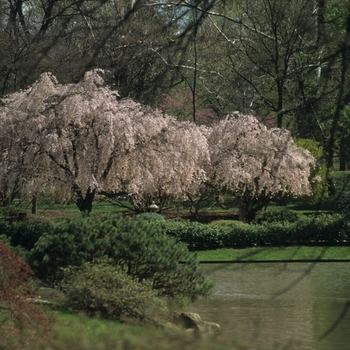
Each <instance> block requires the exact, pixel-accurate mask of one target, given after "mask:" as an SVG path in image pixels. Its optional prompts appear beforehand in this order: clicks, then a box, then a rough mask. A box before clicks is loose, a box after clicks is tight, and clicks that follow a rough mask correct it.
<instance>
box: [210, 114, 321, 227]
mask: <svg viewBox="0 0 350 350" xmlns="http://www.w3.org/2000/svg"><path fill="white" fill-rule="evenodd" d="M208 142H209V144H210V145H211V149H210V153H211V167H212V170H211V173H210V175H208V176H209V177H210V178H211V181H212V182H213V183H214V184H215V185H216V186H217V187H218V188H220V189H221V190H222V191H224V192H229V193H232V195H233V196H235V197H236V198H237V200H238V204H239V217H240V220H241V221H244V222H246V221H248V222H249V221H251V220H252V219H253V218H254V216H255V214H256V212H257V211H258V210H261V209H262V208H264V207H266V206H267V205H268V204H269V202H270V201H271V199H273V198H276V197H279V196H284V195H289V196H301V195H310V194H311V187H310V180H311V179H310V175H311V170H312V168H313V167H315V166H316V163H315V159H314V158H313V157H312V156H311V154H310V153H309V152H308V151H305V150H303V149H301V148H299V147H297V146H296V145H295V143H294V142H293V140H292V137H291V135H290V133H289V132H288V131H287V130H285V129H278V128H273V129H267V128H266V127H265V126H264V125H262V124H261V123H259V122H258V120H257V119H256V118H254V117H253V116H251V115H241V114H238V113H237V114H231V115H229V116H228V117H227V118H226V119H224V120H222V121H220V122H219V123H218V124H217V125H215V126H214V127H213V129H212V131H211V132H210V135H209V137H208Z"/></svg>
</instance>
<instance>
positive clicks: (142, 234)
mask: <svg viewBox="0 0 350 350" xmlns="http://www.w3.org/2000/svg"><path fill="white" fill-rule="evenodd" d="M29 255H30V257H29V262H30V265H31V266H32V268H33V269H34V271H35V272H36V274H37V276H38V277H39V278H42V279H45V280H46V281H48V282H51V283H52V282H55V281H59V280H61V279H62V278H63V269H64V268H66V267H68V266H81V265H82V264H83V263H85V262H94V261H96V260H99V259H101V258H109V259H110V260H111V261H112V262H113V264H114V265H115V266H119V267H120V268H121V269H122V270H123V271H124V272H125V273H126V274H127V275H128V276H130V277H132V278H135V279H137V280H138V281H139V282H140V283H141V282H143V281H148V282H149V283H150V285H151V286H152V289H154V290H156V291H157V294H158V295H159V296H168V297H171V298H174V299H176V298H179V299H180V298H185V299H188V300H195V299H197V298H198V297H199V296H201V295H207V294H208V293H210V291H211V287H212V284H211V283H210V282H208V281H206V279H205V278H204V276H203V275H202V273H201V271H200V270H199V265H198V262H197V260H196V256H195V255H192V254H190V253H189V252H188V249H187V247H186V245H185V244H183V243H179V242H178V241H177V240H175V239H173V238H171V237H169V236H168V235H166V233H165V230H164V229H163V227H162V226H161V225H160V224H159V223H158V222H149V221H147V220H144V219H142V218H136V219H134V218H130V217H127V218H121V217H119V216H111V215H100V216H91V217H86V218H84V217H77V218H71V219H67V220H65V221H64V222H62V223H60V224H58V225H57V226H56V227H55V228H54V230H53V231H52V232H48V233H44V234H43V235H42V236H41V237H40V238H39V240H38V242H37V243H36V244H35V247H34V248H33V249H32V250H31V251H30V254H29ZM180 262H184V264H180Z"/></svg>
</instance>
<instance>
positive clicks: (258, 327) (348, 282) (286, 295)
mask: <svg viewBox="0 0 350 350" xmlns="http://www.w3.org/2000/svg"><path fill="white" fill-rule="evenodd" d="M202 268H203V270H204V272H205V275H206V276H207V277H208V278H210V279H212V280H214V281H215V283H216V286H215V292H214V294H213V295H212V296H211V297H209V298H207V299H201V300H198V301H196V302H195V303H194V304H193V305H192V306H191V310H190V311H193V312H198V313H199V314H200V315H201V316H202V319H203V320H205V321H211V322H217V323H219V324H220V326H221V335H220V336H221V337H226V339H228V338H229V339H232V340H234V343H235V344H236V345H237V347H239V348H246V349H298V350H301V349H312V350H314V349H317V350H328V349H331V350H333V349H342V350H345V349H350V310H349V309H350V278H349V272H350V263H329V262H327V263H265V264H257V263H252V264H215V265H209V264H203V265H202Z"/></svg>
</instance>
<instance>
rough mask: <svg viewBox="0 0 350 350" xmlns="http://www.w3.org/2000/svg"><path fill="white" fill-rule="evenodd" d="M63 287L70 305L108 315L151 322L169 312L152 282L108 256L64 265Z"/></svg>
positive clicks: (81, 309)
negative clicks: (88, 261) (99, 259)
mask: <svg viewBox="0 0 350 350" xmlns="http://www.w3.org/2000/svg"><path fill="white" fill-rule="evenodd" d="M59 288H60V289H61V290H62V291H63V292H64V295H65V305H66V306H67V307H68V308H72V309H73V310H75V311H84V312H86V313H87V314H90V315H100V316H102V317H104V318H107V319H119V320H120V319H123V318H132V319H138V320H141V321H149V322H151V321H153V320H155V319H156V318H157V317H159V316H160V315H161V314H163V313H165V312H166V305H165V301H164V300H162V299H160V298H159V297H158V296H157V293H156V291H154V290H153V289H152V285H151V284H150V283H149V282H147V281H144V282H139V281H138V280H136V279H135V278H133V277H131V276H129V275H127V274H126V273H125V272H124V271H123V270H122V269H121V268H120V267H118V266H115V265H114V264H113V263H111V262H108V261H107V260H106V261H100V262H97V263H84V264H83V265H81V266H77V267H69V268H66V269H64V278H63V280H62V281H61V282H60V284H59Z"/></svg>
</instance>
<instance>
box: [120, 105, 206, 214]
mask: <svg viewBox="0 0 350 350" xmlns="http://www.w3.org/2000/svg"><path fill="white" fill-rule="evenodd" d="M132 122H133V125H134V128H135V135H136V136H135V148H134V149H133V150H132V151H131V152H129V153H126V154H125V155H124V156H123V160H121V161H120V163H119V164H120V165H121V169H119V170H118V180H119V181H120V182H121V183H122V184H123V192H125V193H127V198H129V200H130V202H131V203H132V204H133V206H134V208H135V209H136V210H137V211H146V210H149V209H148V208H149V205H150V204H151V203H152V201H155V202H156V204H157V205H158V206H159V207H160V210H161V209H162V208H163V207H164V206H165V204H166V202H167V200H168V199H170V198H171V199H174V198H185V197H186V196H187V194H194V193H196V192H197V191H198V188H199V187H200V185H201V184H202V183H203V182H204V181H205V180H206V173H205V170H204V169H205V167H207V166H208V164H209V151H208V144H207V140H206V138H205V136H204V135H203V134H202V132H201V130H200V128H198V127H197V126H196V125H195V124H194V123H191V122H178V121H176V120H175V119H174V118H172V117H169V116H165V117H163V116H162V115H161V113H160V112H159V111H151V110H150V111H147V113H146V114H144V115H143V116H139V115H137V114H134V115H133V116H132Z"/></svg>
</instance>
